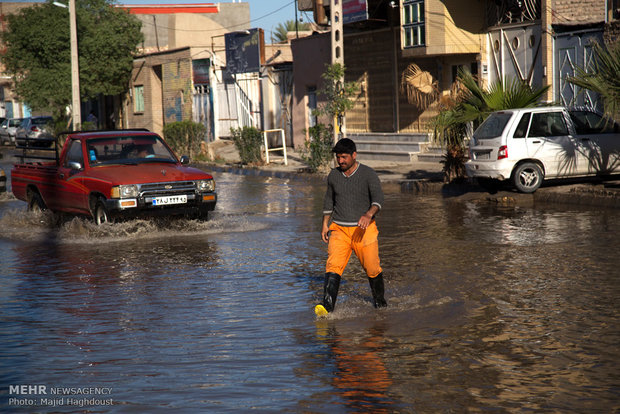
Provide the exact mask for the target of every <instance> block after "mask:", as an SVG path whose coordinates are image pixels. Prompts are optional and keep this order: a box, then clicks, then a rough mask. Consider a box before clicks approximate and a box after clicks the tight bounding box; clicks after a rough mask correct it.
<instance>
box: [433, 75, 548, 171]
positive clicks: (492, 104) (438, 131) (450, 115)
mask: <svg viewBox="0 0 620 414" xmlns="http://www.w3.org/2000/svg"><path fill="white" fill-rule="evenodd" d="M548 88H549V86H545V87H542V88H534V89H533V88H531V87H530V85H528V84H527V83H525V82H522V81H520V80H518V79H514V80H512V81H509V82H507V84H506V85H504V83H503V82H502V81H501V80H497V81H495V82H494V83H492V84H491V85H490V86H489V88H488V90H485V89H484V88H482V87H481V86H480V85H478V83H477V82H476V79H475V78H474V77H473V75H472V74H471V73H469V72H467V71H462V70H461V71H460V72H459V75H458V78H457V82H456V87H455V88H454V89H453V91H452V94H451V95H452V96H451V98H450V99H447V100H444V101H443V103H442V104H440V111H439V115H437V116H436V117H435V118H434V120H433V123H432V126H433V129H434V133H435V134H434V135H435V139H436V140H437V141H439V142H440V143H441V144H442V145H443V146H445V147H446V150H447V151H446V155H445V156H444V160H443V161H442V163H443V164H444V167H443V171H444V175H445V177H446V181H452V180H453V179H462V178H464V176H465V167H464V163H465V161H466V156H465V137H466V135H467V131H468V129H470V128H471V127H472V126H473V128H476V127H477V126H478V125H480V124H481V123H482V121H484V120H485V119H486V117H487V116H489V114H491V113H492V112H495V111H501V110H504V109H512V108H528V107H532V106H535V105H537V104H538V103H539V101H540V99H541V98H542V97H543V96H544V94H545V93H546V92H547V89H548Z"/></svg>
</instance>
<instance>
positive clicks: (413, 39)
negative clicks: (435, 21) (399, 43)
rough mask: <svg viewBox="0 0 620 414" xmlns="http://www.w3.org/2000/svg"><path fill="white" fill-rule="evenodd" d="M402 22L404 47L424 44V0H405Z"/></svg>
mask: <svg viewBox="0 0 620 414" xmlns="http://www.w3.org/2000/svg"><path fill="white" fill-rule="evenodd" d="M402 22H403V45H404V47H415V46H424V45H425V44H426V41H425V37H426V35H425V27H424V0H405V2H404V3H403V16H402Z"/></svg>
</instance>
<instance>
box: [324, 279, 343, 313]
mask: <svg viewBox="0 0 620 414" xmlns="http://www.w3.org/2000/svg"><path fill="white" fill-rule="evenodd" d="M339 288H340V275H339V274H338V273H325V284H324V285H323V306H324V307H325V310H327V312H332V311H333V310H334V307H335V306H336V298H337V297H338V289H339Z"/></svg>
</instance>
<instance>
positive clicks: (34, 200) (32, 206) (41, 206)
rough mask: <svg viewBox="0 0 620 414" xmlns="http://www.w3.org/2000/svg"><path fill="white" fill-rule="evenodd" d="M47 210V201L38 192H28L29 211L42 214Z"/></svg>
mask: <svg viewBox="0 0 620 414" xmlns="http://www.w3.org/2000/svg"><path fill="white" fill-rule="evenodd" d="M45 210H47V206H46V205H45V201H43V198H42V197H41V194H39V193H38V192H36V191H28V211H34V212H41V211H45Z"/></svg>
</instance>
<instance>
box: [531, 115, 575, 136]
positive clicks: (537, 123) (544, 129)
mask: <svg viewBox="0 0 620 414" xmlns="http://www.w3.org/2000/svg"><path fill="white" fill-rule="evenodd" d="M563 135H568V128H567V127H566V122H564V116H563V115H562V112H541V113H535V114H534V115H532V126H531V128H530V133H529V135H528V136H529V137H557V136H563Z"/></svg>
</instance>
